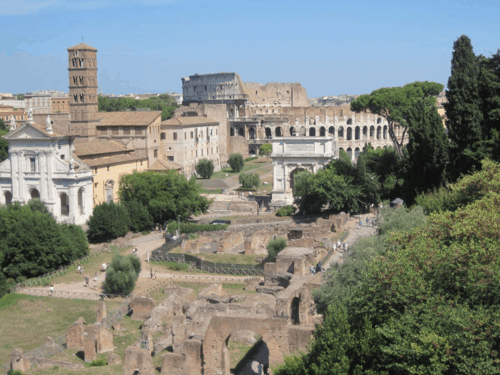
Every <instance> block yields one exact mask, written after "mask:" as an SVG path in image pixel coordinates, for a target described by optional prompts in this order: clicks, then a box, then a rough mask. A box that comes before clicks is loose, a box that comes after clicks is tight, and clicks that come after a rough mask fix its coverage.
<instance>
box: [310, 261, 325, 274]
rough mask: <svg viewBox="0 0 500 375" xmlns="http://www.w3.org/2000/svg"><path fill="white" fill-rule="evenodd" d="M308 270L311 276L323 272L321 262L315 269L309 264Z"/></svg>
mask: <svg viewBox="0 0 500 375" xmlns="http://www.w3.org/2000/svg"><path fill="white" fill-rule="evenodd" d="M309 270H310V271H311V275H314V274H315V273H317V272H321V271H324V270H323V268H322V267H321V262H319V263H318V264H316V267H314V266H313V265H312V264H311V267H309Z"/></svg>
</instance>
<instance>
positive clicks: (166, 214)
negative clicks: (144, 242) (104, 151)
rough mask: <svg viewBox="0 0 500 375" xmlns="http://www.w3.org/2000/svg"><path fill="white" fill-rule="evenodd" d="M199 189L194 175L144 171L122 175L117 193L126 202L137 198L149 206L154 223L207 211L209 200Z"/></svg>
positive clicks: (184, 218) (182, 218) (184, 217)
mask: <svg viewBox="0 0 500 375" xmlns="http://www.w3.org/2000/svg"><path fill="white" fill-rule="evenodd" d="M199 191H200V186H199V184H198V183H197V182H196V179H195V178H194V177H192V178H191V179H189V180H187V179H186V177H184V176H183V175H180V174H179V173H177V172H175V171H167V172H166V173H156V172H152V171H145V172H134V173H132V174H128V175H125V176H122V178H121V179H120V189H119V192H118V194H119V195H120V200H121V202H123V203H124V204H128V202H131V201H134V200H136V201H137V202H139V203H141V204H142V205H143V206H145V207H147V209H148V211H149V213H150V214H151V216H152V217H153V221H154V222H155V223H164V222H165V221H168V220H177V218H178V217H180V218H181V220H186V219H187V218H188V217H189V216H190V215H192V214H195V215H197V214H200V213H205V212H206V211H207V209H208V206H209V204H210V201H208V200H207V199H206V198H205V197H202V196H201V195H200V194H199Z"/></svg>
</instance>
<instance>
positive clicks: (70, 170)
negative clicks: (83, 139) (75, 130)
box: [0, 118, 92, 224]
mask: <svg viewBox="0 0 500 375" xmlns="http://www.w3.org/2000/svg"><path fill="white" fill-rule="evenodd" d="M4 138H5V139H6V140H7V141H8V142H9V157H8V158H7V159H6V160H4V161H3V162H2V163H0V204H4V205H8V204H12V203H13V202H19V203H21V204H26V203H27V202H28V201H30V200H31V199H40V200H41V201H42V202H43V203H45V206H46V207H47V209H48V210H49V211H50V212H51V213H52V215H53V216H54V218H55V219H56V220H57V221H58V222H65V223H70V224H84V223H85V222H86V221H87V219H88V218H89V216H90V215H91V213H92V172H91V170H90V169H89V168H88V167H87V166H86V165H85V164H84V163H83V162H82V161H81V160H80V159H79V158H78V157H76V156H75V155H74V153H73V151H74V146H73V138H72V137H70V136H67V135H63V134H57V133H54V132H53V131H52V128H51V127H50V118H49V119H48V121H47V125H46V126H42V125H40V124H36V123H34V122H32V121H28V122H27V123H25V124H24V125H22V126H20V127H17V128H15V129H13V130H11V131H10V132H9V134H7V135H6V136H5V137H4Z"/></svg>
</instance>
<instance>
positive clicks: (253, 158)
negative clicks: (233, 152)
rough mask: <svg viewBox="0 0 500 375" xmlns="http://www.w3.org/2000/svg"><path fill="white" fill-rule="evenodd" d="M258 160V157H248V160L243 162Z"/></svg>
mask: <svg viewBox="0 0 500 375" xmlns="http://www.w3.org/2000/svg"><path fill="white" fill-rule="evenodd" d="M258 158H259V157H258V156H250V157H249V158H246V159H245V162H247V161H253V160H257V159H258Z"/></svg>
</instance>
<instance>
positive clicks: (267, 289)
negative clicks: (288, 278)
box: [255, 285, 285, 297]
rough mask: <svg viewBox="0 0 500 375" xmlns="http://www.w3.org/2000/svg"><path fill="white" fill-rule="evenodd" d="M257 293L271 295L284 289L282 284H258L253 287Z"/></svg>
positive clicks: (275, 294)
mask: <svg viewBox="0 0 500 375" xmlns="http://www.w3.org/2000/svg"><path fill="white" fill-rule="evenodd" d="M255 290H256V291H257V293H264V294H270V295H272V296H275V297H276V296H277V295H278V294H280V293H281V292H282V291H284V290H285V288H283V287H282V286H265V285H263V286H258V287H256V288H255Z"/></svg>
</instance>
